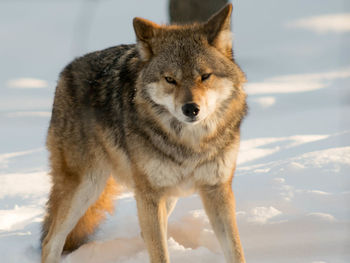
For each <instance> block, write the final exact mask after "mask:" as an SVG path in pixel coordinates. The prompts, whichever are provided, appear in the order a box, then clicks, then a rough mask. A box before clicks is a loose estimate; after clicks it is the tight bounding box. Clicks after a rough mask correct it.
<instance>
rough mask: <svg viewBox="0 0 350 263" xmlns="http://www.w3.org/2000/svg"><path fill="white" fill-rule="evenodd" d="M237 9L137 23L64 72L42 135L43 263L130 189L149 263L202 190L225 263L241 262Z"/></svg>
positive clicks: (160, 256) (160, 257) (160, 260)
mask: <svg viewBox="0 0 350 263" xmlns="http://www.w3.org/2000/svg"><path fill="white" fill-rule="evenodd" d="M231 12H232V5H231V4H229V5H227V6H225V7H224V8H223V9H222V10H220V11H219V12H218V13H216V14H214V15H213V16H212V17H211V18H210V19H209V20H208V21H207V22H204V23H197V24H191V25H158V24H156V23H153V22H151V21H148V20H146V19H142V18H134V20H133V26H134V31H135V34H136V40H137V41H136V44H131V45H119V46H115V47H111V48H107V49H105V50H102V51H96V52H93V53H90V54H87V55H85V56H82V57H79V58H77V59H75V60H74V61H73V62H71V63H70V64H69V65H68V66H66V67H65V68H64V70H63V71H62V72H61V74H60V78H59V80H58V84H57V87H56V91H55V98H54V103H53V109H52V117H51V121H50V125H49V129H48V135H47V148H48V150H49V152H50V165H51V172H50V175H51V179H52V188H51V191H50V195H49V200H48V202H47V208H46V215H45V218H44V222H43V227H42V239H41V240H42V263H56V262H59V260H60V256H61V254H62V252H63V251H72V250H74V249H76V248H78V247H79V246H80V245H81V244H83V243H84V242H85V241H86V239H87V238H88V236H89V235H90V234H91V233H93V232H94V230H95V228H96V227H97V226H98V224H99V223H100V222H101V220H103V219H104V217H105V212H106V211H108V212H111V211H112V210H113V197H115V195H117V194H118V192H120V187H121V186H123V185H124V186H127V187H129V188H131V189H133V191H134V196H135V199H136V203H137V211H138V218H139V223H140V227H141V234H142V237H143V239H144V242H145V245H146V248H147V250H148V254H149V258H150V262H152V263H168V262H170V261H169V254H168V250H167V218H168V216H169V214H170V213H171V211H172V210H173V208H174V206H175V203H176V200H177V198H178V197H180V196H183V195H186V194H189V193H193V192H197V193H199V195H200V197H201V200H202V202H203V205H204V209H205V211H206V213H207V215H208V218H209V220H210V222H211V225H212V228H213V230H214V232H215V234H216V236H217V238H218V240H219V243H220V245H221V247H222V249H223V253H224V255H225V258H226V261H227V262H235V263H237V262H239V263H242V262H245V259H244V255H243V250H242V246H241V242H240V238H239V234H238V229H237V224H236V218H235V201H234V195H233V192H232V186H231V184H232V179H233V174H234V171H235V167H236V158H237V153H238V148H239V140H240V124H241V121H242V120H243V118H244V117H245V115H246V112H247V104H246V94H245V92H244V90H243V84H244V82H245V75H244V73H243V72H242V70H241V69H240V67H239V66H238V65H237V64H236V63H235V60H234V58H233V53H232V37H231V36H232V33H231Z"/></svg>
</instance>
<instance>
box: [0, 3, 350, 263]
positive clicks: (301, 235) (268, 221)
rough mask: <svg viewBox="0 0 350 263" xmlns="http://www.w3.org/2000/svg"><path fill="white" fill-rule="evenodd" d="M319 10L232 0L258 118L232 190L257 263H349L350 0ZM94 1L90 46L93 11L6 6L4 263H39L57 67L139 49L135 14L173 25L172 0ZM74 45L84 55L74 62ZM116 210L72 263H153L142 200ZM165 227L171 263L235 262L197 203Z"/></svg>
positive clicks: (181, 205) (120, 201) (119, 202)
mask: <svg viewBox="0 0 350 263" xmlns="http://www.w3.org/2000/svg"><path fill="white" fill-rule="evenodd" d="M321 2H322V3H321ZM321 2H319V1H317V0H312V1H303V0H296V1H293V2H286V1H277V0H271V1H267V2H266V1H263V2H259V1H255V2H254V1H234V6H235V9H234V23H233V27H234V30H235V40H234V42H235V44H236V45H234V47H235V58H236V59H237V61H238V62H239V64H240V66H241V67H242V68H243V69H244V71H245V72H246V73H247V77H248V80H249V81H248V83H247V85H246V87H245V89H246V91H247V93H248V104H249V114H248V116H247V118H246V119H245V120H244V122H243V124H242V130H241V147H240V153H239V156H238V165H237V170H236V174H235V179H234V182H233V189H234V192H235V197H236V203H237V204H236V205H237V213H236V214H237V218H238V226H239V231H240V236H241V240H242V244H243V247H244V250H245V255H246V258H247V262H249V263H256V262H259V263H295V262H306V263H348V262H350V250H349V244H350V206H349V200H350V177H349V175H350V118H349V116H350V100H349V98H350V97H349V96H350V91H349V87H350V62H349V60H348V59H347V58H346V55H347V54H349V53H350V45H348V44H347V43H349V41H350V38H349V36H350V35H349V34H348V33H349V31H350V27H349V26H350V23H349V13H346V12H345V9H344V10H342V9H341V8H340V6H342V3H343V2H342V0H325V1H321ZM96 5H98V8H96V9H94V10H95V11H93V10H92V9H91V10H89V12H96V13H95V16H94V19H92V20H91V21H90V20H89V21H90V23H91V28H90V32H89V36H90V38H89V37H88V36H85V37H83V38H82V39H80V40H79V39H77V37H76V36H74V34H76V32H73V31H72V25H73V24H74V25H75V24H77V25H80V24H81V23H80V22H81V21H80V22H79V21H78V22H77V19H78V18H77V17H79V13H78V12H83V11H81V10H83V9H84V8H86V7H87V5H86V6H85V5H80V4H77V3H75V1H71V2H69V1H63V2H59V1H55V2H50V3H46V4H43V3H41V2H40V1H38V2H31V3H25V2H23V3H22V2H21V3H19V2H18V3H17V1H14V2H11V1H5V2H1V3H0V20H1V23H0V34H1V36H2V37H1V41H2V43H1V46H0V55H1V58H2V59H1V60H0V67H1V70H2V71H1V73H2V74H0V94H1V95H0V255H1V259H0V261H1V262H6V263H7V262H11V263H12V262H14V263H19V262H20V263H34V262H40V244H39V238H40V227H41V223H42V220H43V216H44V206H45V202H46V200H47V195H48V193H49V189H50V185H51V183H50V178H49V176H48V173H49V168H48V165H47V163H48V160H47V159H48V155H47V152H46V150H44V145H45V136H46V131H47V127H48V123H49V118H50V115H51V114H50V112H51V105H52V99H53V94H54V85H55V84H54V83H56V80H57V76H58V74H59V71H60V70H61V69H62V67H63V66H64V65H65V64H66V63H67V62H68V61H69V60H71V59H72V58H73V57H76V56H78V55H80V54H83V53H86V52H87V51H91V50H96V49H101V48H104V47H108V46H111V45H115V44H119V43H132V42H134V35H133V31H132V26H131V19H132V17H134V16H141V17H146V18H150V19H153V20H154V21H157V22H164V21H166V12H165V10H166V8H167V7H166V1H161V0H157V1H155V2H152V3H148V2H146V1H145V2H142V1H136V0H130V1H128V2H127V3H124V4H123V5H120V3H119V2H118V1H99V2H96ZM316 7H317V8H316ZM155 10H157V11H155ZM56 14H59V15H56ZM43 21H44V22H43ZM81 25H82V26H83V23H82V24H81ZM112 25H113V26H112ZM285 25H288V26H287V27H286V26H285ZM257 28H263V29H264V30H259V29H257ZM305 29H307V30H309V31H306V30H305ZM262 31H263V32H262ZM81 32H87V31H81ZM335 32H336V33H337V34H334V33H335ZM319 33H322V34H319ZM74 39H75V40H77V41H78V42H75V43H73V40H74ZM84 39H85V42H84V41H83V40H84ZM79 41H80V42H82V41H83V42H84V43H80V42H79ZM71 43H73V46H74V47H75V48H74V49H76V48H78V47H79V46H84V47H87V48H86V49H83V50H78V51H76V53H74V52H73V53H72V50H71V47H72V45H71ZM80 44H82V45H80ZM21 76H33V77H29V78H28V77H21ZM115 205H116V211H115V213H114V214H113V215H110V216H108V217H107V220H106V221H105V222H104V223H103V224H101V226H100V227H99V229H98V231H97V232H96V233H95V234H94V235H92V236H91V238H90V241H89V242H88V243H87V244H85V245H83V246H82V247H80V248H79V249H78V250H76V251H74V252H73V253H71V254H68V255H64V256H62V261H61V262H65V263H68V262H69V263H77V262H87V263H95V262H96V263H97V262H98V263H107V262H108V263H109V262H114V263H117V262H118V263H143V262H149V261H148V255H147V251H146V248H145V246H144V243H143V240H142V238H141V236H140V228H139V225H138V219H137V211H136V203H135V201H134V198H133V194H132V193H129V192H124V193H123V194H122V195H120V196H118V197H116V199H115ZM168 232H169V238H168V246H169V252H170V257H171V260H172V262H174V263H176V262H178V263H179V262H181V263H192V262H205V263H211V262H221V263H224V262H225V261H224V257H223V255H222V252H221V249H220V246H219V244H218V242H217V240H216V238H215V235H214V233H213V231H212V228H211V226H210V223H209V220H208V218H207V216H206V214H205V212H204V210H203V207H202V205H201V202H200V198H199V197H198V196H197V195H193V196H190V197H187V198H182V199H180V200H179V202H178V204H177V206H176V208H175V210H174V212H173V214H172V215H171V217H170V219H169V229H168Z"/></svg>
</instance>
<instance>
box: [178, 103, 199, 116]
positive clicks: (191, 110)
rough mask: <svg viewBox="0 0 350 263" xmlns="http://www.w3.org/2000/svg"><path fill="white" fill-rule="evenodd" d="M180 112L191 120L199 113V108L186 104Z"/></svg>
mask: <svg viewBox="0 0 350 263" xmlns="http://www.w3.org/2000/svg"><path fill="white" fill-rule="evenodd" d="M182 112H183V114H184V115H185V116H187V117H190V118H193V117H195V116H197V115H198V113H199V106H198V105H197V104H196V103H186V104H184V105H183V106H182Z"/></svg>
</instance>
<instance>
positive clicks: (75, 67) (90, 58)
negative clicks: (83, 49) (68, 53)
mask: <svg viewBox="0 0 350 263" xmlns="http://www.w3.org/2000/svg"><path fill="white" fill-rule="evenodd" d="M128 54H131V55H132V56H133V57H137V56H138V52H137V49H136V45H135V44H129V45H118V46H113V47H109V48H106V49H103V50H98V51H93V52H90V53H87V54H85V55H83V56H80V57H77V58H75V59H74V60H73V61H71V62H70V63H69V64H68V65H67V66H66V67H65V68H64V69H63V70H62V72H61V74H63V75H64V74H66V73H67V72H70V73H71V72H72V71H73V72H75V73H78V74H79V73H80V74H84V73H85V74H86V73H95V74H103V73H107V72H108V71H109V70H110V69H112V68H114V67H120V66H121V65H122V64H123V62H124V60H123V57H125V56H126V55H128Z"/></svg>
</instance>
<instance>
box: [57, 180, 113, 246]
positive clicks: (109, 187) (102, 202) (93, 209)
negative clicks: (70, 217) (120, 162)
mask: <svg viewBox="0 0 350 263" xmlns="http://www.w3.org/2000/svg"><path fill="white" fill-rule="evenodd" d="M117 191H118V187H117V184H116V182H115V181H114V179H113V177H112V176H111V177H110V178H109V179H108V180H107V184H106V187H105V189H104V190H103V192H102V193H101V195H100V197H99V198H98V199H97V201H96V202H95V203H94V204H93V205H92V206H90V207H89V208H88V210H87V211H86V212H85V214H84V215H83V216H82V217H81V218H80V220H79V221H78V223H77V224H76V226H75V227H74V228H73V230H72V231H71V232H70V233H69V235H68V236H67V238H66V243H65V244H64V247H63V251H68V252H70V251H73V250H75V249H77V248H78V247H79V246H81V245H82V244H83V243H85V242H86V240H87V238H88V236H89V235H91V234H92V233H93V232H94V231H95V229H96V227H97V226H98V225H99V224H100V223H101V221H102V220H104V219H105V218H106V212H109V213H112V212H113V210H114V204H113V197H115V196H116V194H117Z"/></svg>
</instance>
